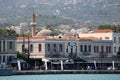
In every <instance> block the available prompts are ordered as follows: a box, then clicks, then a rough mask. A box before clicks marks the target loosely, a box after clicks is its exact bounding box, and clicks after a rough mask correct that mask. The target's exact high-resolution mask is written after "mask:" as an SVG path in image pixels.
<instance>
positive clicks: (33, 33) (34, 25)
mask: <svg viewBox="0 0 120 80" xmlns="http://www.w3.org/2000/svg"><path fill="white" fill-rule="evenodd" d="M35 17H36V15H35V13H34V9H33V13H32V22H31V27H32V29H31V32H32V36H35V27H36V23H35Z"/></svg>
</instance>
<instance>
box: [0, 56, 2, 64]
mask: <svg viewBox="0 0 120 80" xmlns="http://www.w3.org/2000/svg"><path fill="white" fill-rule="evenodd" d="M1 61H2V60H1V56H0V64H1Z"/></svg>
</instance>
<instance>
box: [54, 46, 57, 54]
mask: <svg viewBox="0 0 120 80" xmlns="http://www.w3.org/2000/svg"><path fill="white" fill-rule="evenodd" d="M54 51H55V52H56V51H57V46H56V44H54Z"/></svg>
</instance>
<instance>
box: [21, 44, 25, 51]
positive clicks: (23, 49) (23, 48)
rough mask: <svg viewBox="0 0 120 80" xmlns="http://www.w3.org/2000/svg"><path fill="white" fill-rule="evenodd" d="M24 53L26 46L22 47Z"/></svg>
mask: <svg viewBox="0 0 120 80" xmlns="http://www.w3.org/2000/svg"><path fill="white" fill-rule="evenodd" d="M22 52H25V45H24V44H23V45H22Z"/></svg>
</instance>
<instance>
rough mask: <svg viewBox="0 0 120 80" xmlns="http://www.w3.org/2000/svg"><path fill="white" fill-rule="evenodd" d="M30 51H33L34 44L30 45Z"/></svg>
mask: <svg viewBox="0 0 120 80" xmlns="http://www.w3.org/2000/svg"><path fill="white" fill-rule="evenodd" d="M30 52H33V44H31V45H30Z"/></svg>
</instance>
